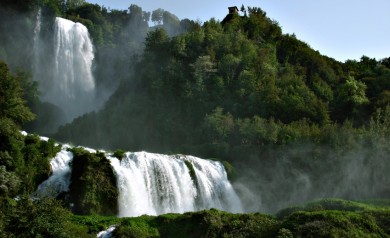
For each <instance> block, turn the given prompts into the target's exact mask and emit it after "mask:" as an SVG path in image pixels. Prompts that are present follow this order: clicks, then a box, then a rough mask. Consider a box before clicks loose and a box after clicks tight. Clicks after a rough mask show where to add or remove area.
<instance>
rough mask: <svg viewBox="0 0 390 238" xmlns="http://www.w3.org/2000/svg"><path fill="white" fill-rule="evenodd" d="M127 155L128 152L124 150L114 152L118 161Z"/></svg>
mask: <svg viewBox="0 0 390 238" xmlns="http://www.w3.org/2000/svg"><path fill="white" fill-rule="evenodd" d="M125 153H126V151H124V150H116V151H115V152H114V154H113V156H114V157H116V158H117V159H119V160H121V159H123V157H124V156H125Z"/></svg>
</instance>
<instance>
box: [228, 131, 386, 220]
mask: <svg viewBox="0 0 390 238" xmlns="http://www.w3.org/2000/svg"><path fill="white" fill-rule="evenodd" d="M351 136H353V135H351ZM387 145H388V144H387V143H385V142H384V140H379V139H378V140H375V141H372V142H370V143H368V142H364V141H360V142H359V143H356V144H354V145H353V146H351V147H350V148H347V149H341V150H340V149H335V148H331V147H328V146H321V145H314V144H303V143H302V144H294V145H289V146H287V147H286V148H283V149H276V148H264V151H263V152H262V153H261V154H256V153H253V154H252V155H251V157H250V158H247V159H248V161H246V162H245V163H240V162H237V163H236V164H235V165H236V166H237V170H238V171H239V174H240V175H239V176H238V179H237V180H236V181H235V182H234V187H235V188H236V190H237V192H238V194H239V195H240V197H241V199H242V202H243V204H244V207H245V209H246V211H247V212H258V211H260V212H265V213H275V212H277V211H278V210H280V209H283V208H286V207H290V206H299V205H302V204H304V203H306V202H309V201H312V200H316V199H321V198H343V199H349V200H360V201H361V200H370V199H381V198H385V197H389V195H390V187H389V184H390V175H389V173H388V171H389V169H390V161H389V157H388V154H389V152H390V151H389V147H388V146H387Z"/></svg>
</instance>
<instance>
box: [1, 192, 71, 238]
mask: <svg viewBox="0 0 390 238" xmlns="http://www.w3.org/2000/svg"><path fill="white" fill-rule="evenodd" d="M8 209H10V210H9V213H8V214H7V224H6V226H5V229H4V230H3V232H4V233H3V234H4V235H5V237H61V238H67V237H74V236H73V235H72V231H71V230H69V229H68V226H67V221H68V220H69V217H70V212H69V211H67V210H65V209H64V208H62V207H61V204H60V203H59V202H58V201H56V200H54V199H49V198H44V199H40V200H35V201H32V200H31V199H30V198H27V197H22V198H20V200H18V201H17V202H16V205H15V206H14V207H9V208H8Z"/></svg>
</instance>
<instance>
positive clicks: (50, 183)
mask: <svg viewBox="0 0 390 238" xmlns="http://www.w3.org/2000/svg"><path fill="white" fill-rule="evenodd" d="M66 148H67V147H64V148H63V149H62V150H61V151H60V152H58V153H57V155H56V156H55V157H54V158H53V159H52V160H51V161H50V166H51V170H52V175H51V176H50V177H49V179H47V180H46V181H44V182H43V183H41V184H40V185H39V186H38V194H42V195H46V196H52V197H56V196H57V195H59V194H60V193H61V192H67V191H69V185H70V176H71V172H72V170H71V166H70V163H71V162H72V159H73V154H72V152H69V151H67V150H66Z"/></svg>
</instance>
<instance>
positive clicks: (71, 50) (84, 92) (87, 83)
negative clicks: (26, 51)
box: [33, 11, 95, 121]
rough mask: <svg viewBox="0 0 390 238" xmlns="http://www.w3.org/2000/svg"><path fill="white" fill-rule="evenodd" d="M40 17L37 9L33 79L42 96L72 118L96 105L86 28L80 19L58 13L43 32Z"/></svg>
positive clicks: (90, 53)
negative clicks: (49, 26) (77, 21)
mask: <svg viewBox="0 0 390 238" xmlns="http://www.w3.org/2000/svg"><path fill="white" fill-rule="evenodd" d="M40 18H41V14H40V11H39V12H38V15H37V24H36V27H35V31H34V33H35V35H34V59H35V62H34V74H33V75H34V80H35V81H38V82H39V87H40V91H41V100H42V101H45V102H49V103H52V104H54V105H56V106H57V107H59V108H60V109H62V111H63V112H64V113H65V115H66V117H67V118H66V121H71V120H72V119H73V118H75V117H77V116H80V115H82V114H84V113H86V112H89V111H92V110H93V109H95V108H94V104H95V103H94V91H95V80H94V77H93V74H92V63H93V59H94V50H93V44H92V41H91V39H90V37H89V33H88V29H87V28H86V27H85V26H84V25H82V24H80V23H75V22H72V21H70V20H67V19H63V18H60V17H57V18H55V22H54V27H53V30H52V31H50V33H48V32H47V30H46V32H44V33H42V31H43V29H41V19H40ZM42 35H43V36H42Z"/></svg>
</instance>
